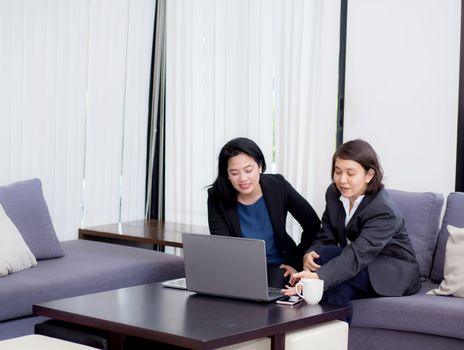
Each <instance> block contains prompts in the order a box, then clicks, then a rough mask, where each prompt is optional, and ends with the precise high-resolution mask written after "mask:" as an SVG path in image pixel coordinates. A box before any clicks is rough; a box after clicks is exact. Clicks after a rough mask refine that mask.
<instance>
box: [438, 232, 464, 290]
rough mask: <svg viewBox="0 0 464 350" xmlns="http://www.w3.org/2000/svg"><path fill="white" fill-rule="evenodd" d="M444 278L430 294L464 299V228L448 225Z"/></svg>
mask: <svg viewBox="0 0 464 350" xmlns="http://www.w3.org/2000/svg"><path fill="white" fill-rule="evenodd" d="M448 232H449V237H448V242H447V243H446V253H445V266H444V278H443V281H442V282H441V283H440V286H439V287H438V288H436V289H433V290H432V291H431V292H429V294H431V293H434V294H436V295H452V296H455V297H464V254H463V253H464V228H457V227H454V226H451V225H448Z"/></svg>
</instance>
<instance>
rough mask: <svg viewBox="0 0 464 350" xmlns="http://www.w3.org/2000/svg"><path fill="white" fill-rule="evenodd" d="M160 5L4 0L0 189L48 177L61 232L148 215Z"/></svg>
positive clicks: (0, 13)
mask: <svg viewBox="0 0 464 350" xmlns="http://www.w3.org/2000/svg"><path fill="white" fill-rule="evenodd" d="M153 14H154V1H152V0H150V1H149V0H145V1H141V0H137V1H135V0H132V1H129V0H120V1H109V0H97V1H90V0H80V1H74V0H47V1H43V0H27V1H26V0H0V51H1V52H2V54H1V55H0V125H1V126H0V161H1V164H2V167H1V168H0V184H2V185H4V184H8V183H11V182H13V181H17V180H21V179H26V178H31V177H38V178H40V179H41V180H42V184H43V189H44V194H45V198H46V200H47V203H48V206H49V209H50V212H51V215H52V219H53V222H54V225H55V229H56V231H57V234H58V236H59V238H60V239H61V240H64V239H72V238H76V237H77V230H78V228H79V227H80V226H81V225H84V226H89V225H96V224H105V223H110V222H116V221H118V220H120V219H122V220H129V219H140V218H143V217H144V193H145V192H144V191H145V163H146V128H147V115H148V93H149V91H148V90H149V72H150V60H151V45H152V35H153Z"/></svg>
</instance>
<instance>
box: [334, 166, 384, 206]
mask: <svg viewBox="0 0 464 350" xmlns="http://www.w3.org/2000/svg"><path fill="white" fill-rule="evenodd" d="M374 174H375V172H374V170H372V169H369V170H368V171H366V170H365V169H364V168H363V167H362V165H361V164H359V163H358V162H355V161H354V160H348V159H341V158H337V159H336V160H335V167H334V173H333V181H334V183H335V186H337V189H338V190H339V191H340V193H341V195H342V196H343V197H345V198H348V199H349V200H350V203H351V205H353V203H354V201H355V200H356V199H358V198H359V196H362V195H363V194H364V193H365V192H366V188H367V184H368V183H369V182H370V181H371V180H372V177H373V176H374Z"/></svg>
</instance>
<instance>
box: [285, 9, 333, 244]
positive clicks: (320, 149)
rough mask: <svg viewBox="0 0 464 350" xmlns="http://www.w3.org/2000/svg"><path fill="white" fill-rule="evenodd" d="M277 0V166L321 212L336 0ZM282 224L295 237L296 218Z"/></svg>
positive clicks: (329, 149) (329, 145) (329, 144)
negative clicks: (278, 14) (278, 32)
mask: <svg viewBox="0 0 464 350" xmlns="http://www.w3.org/2000/svg"><path fill="white" fill-rule="evenodd" d="M280 5H281V8H280V10H279V13H280V16H278V17H277V24H276V26H277V27H278V28H282V29H281V31H280V34H279V35H278V36H277V39H278V43H279V45H278V46H277V54H276V57H277V65H276V67H277V69H276V111H277V113H276V125H277V127H276V171H277V172H279V173H282V174H283V175H284V176H285V177H286V178H287V179H288V180H289V181H290V182H291V183H292V185H293V186H294V187H295V188H296V189H297V190H298V191H299V192H300V193H301V194H302V195H303V196H304V197H305V198H306V199H307V200H308V201H309V202H310V203H311V205H312V206H313V207H314V209H315V210H316V212H317V213H318V214H319V215H320V216H321V215H322V212H323V210H324V207H325V198H324V195H325V190H326V188H327V186H328V185H329V184H330V181H331V179H330V167H331V158H332V154H333V152H334V150H335V146H336V139H335V137H336V118H337V91H338V54H339V43H340V41H339V37H340V34H339V30H340V1H339V0H300V1H283V2H281V3H280ZM287 226H288V227H287V228H288V230H289V232H290V233H292V234H293V237H294V238H295V240H297V241H298V240H299V235H300V231H301V229H300V227H299V225H298V223H297V222H296V221H295V220H292V219H290V220H288V223H287Z"/></svg>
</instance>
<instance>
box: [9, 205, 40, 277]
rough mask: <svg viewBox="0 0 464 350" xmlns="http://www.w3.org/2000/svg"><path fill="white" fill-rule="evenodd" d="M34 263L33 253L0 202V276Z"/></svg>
mask: <svg viewBox="0 0 464 350" xmlns="http://www.w3.org/2000/svg"><path fill="white" fill-rule="evenodd" d="M35 265H37V261H36V259H35V257H34V255H33V254H32V253H31V250H30V249H29V247H28V246H27V244H26V242H24V239H23V237H22V236H21V234H20V233H19V231H18V229H17V228H16V226H15V224H13V222H12V221H11V219H10V218H9V217H8V215H6V213H5V210H3V207H2V206H1V204H0V277H2V276H6V275H8V274H9V273H12V272H18V271H21V270H24V269H27V268H29V267H31V266H35Z"/></svg>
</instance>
